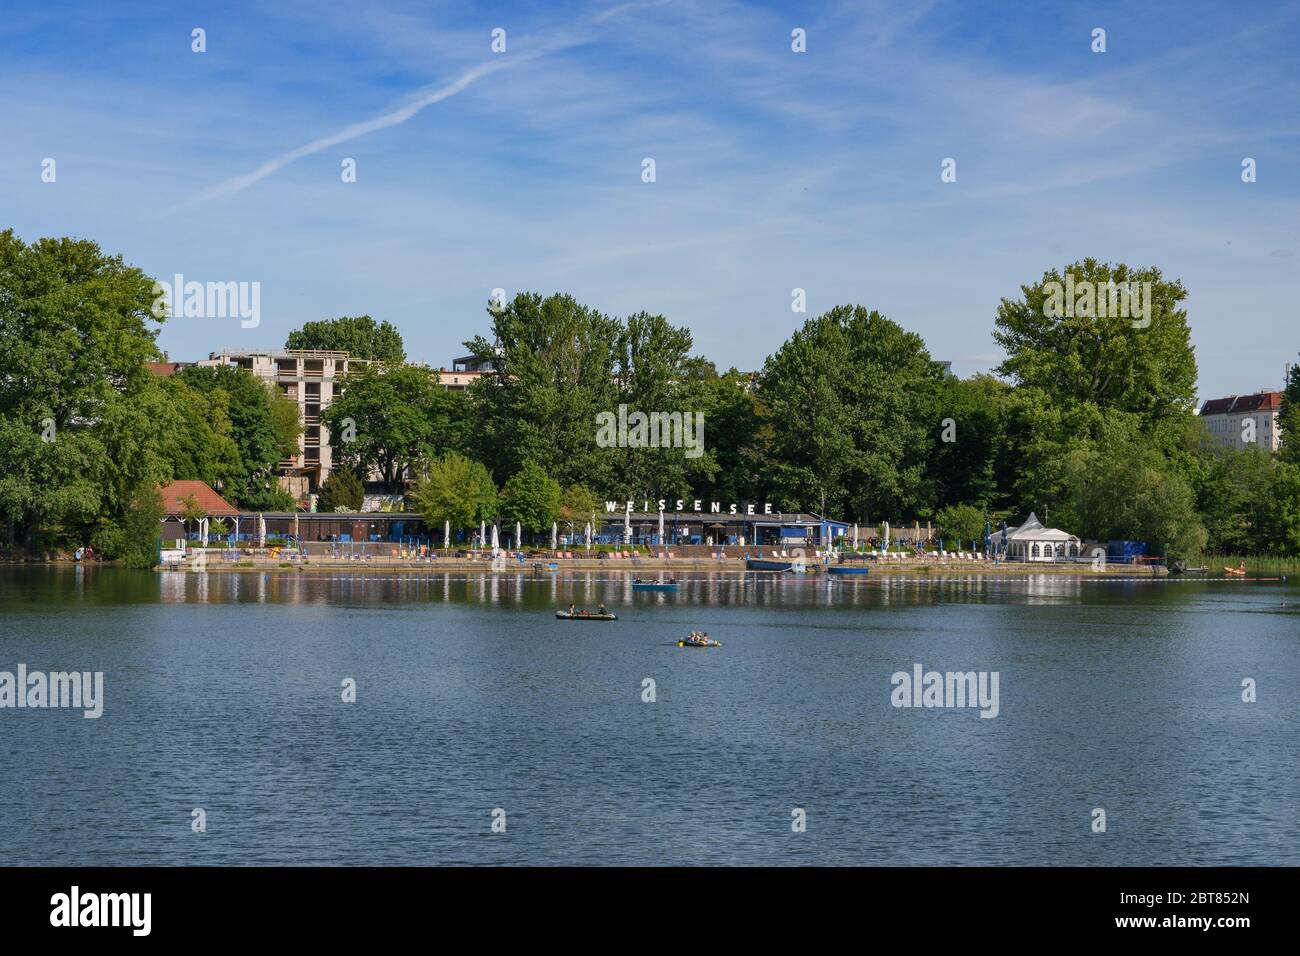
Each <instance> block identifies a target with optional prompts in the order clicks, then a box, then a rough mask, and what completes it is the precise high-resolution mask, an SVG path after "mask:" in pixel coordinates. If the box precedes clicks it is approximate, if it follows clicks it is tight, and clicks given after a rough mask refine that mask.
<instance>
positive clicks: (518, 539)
mask: <svg viewBox="0 0 1300 956" xmlns="http://www.w3.org/2000/svg"><path fill="white" fill-rule="evenodd" d="M523 540H524V534H523V529H522V528H520V527H519V522H518V521H516V522H515V550H516V551H518V550H519V549H520V548H521V547H522V546H523Z"/></svg>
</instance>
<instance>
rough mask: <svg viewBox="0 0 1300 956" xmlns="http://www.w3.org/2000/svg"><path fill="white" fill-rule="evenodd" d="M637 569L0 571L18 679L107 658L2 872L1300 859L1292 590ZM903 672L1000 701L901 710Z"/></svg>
mask: <svg viewBox="0 0 1300 956" xmlns="http://www.w3.org/2000/svg"><path fill="white" fill-rule="evenodd" d="M631 583H632V582H631V579H630V578H629V577H627V576H625V575H620V574H612V573H610V572H602V571H581V572H576V573H558V574H536V573H533V572H531V571H516V572H509V573H498V574H473V575H466V574H459V575H458V574H449V573H420V574H406V573H402V574H395V573H390V574H362V575H348V574H343V573H340V574H316V573H303V572H297V571H284V572H272V573H261V572H245V573H211V574H195V573H188V572H164V573H143V572H141V573H134V572H126V571H120V570H115V569H105V568H95V567H88V568H75V569H73V568H68V569H44V568H35V569H33V568H12V569H0V620H2V621H3V627H2V629H0V671H4V670H13V669H14V668H15V666H16V665H17V664H18V663H24V664H26V665H28V666H29V667H31V668H33V669H36V668H40V669H45V670H51V671H56V670H63V669H73V668H75V669H84V670H102V671H103V672H104V674H105V706H104V716H103V717H102V718H100V719H99V720H84V719H82V718H81V717H80V715H79V714H70V713H67V712H59V711H50V710H43V711H42V710H12V709H9V710H0V722H3V731H4V732H3V734H0V863H151V862H162V863H176V864H231V863H235V864H238V863H508V862H532V863H776V864H780V863H888V864H917V863H922V864H938V863H950V864H951V863H955V864H967V863H971V864H973V863H1021V864H1025V863H1046V864H1064V863H1070V864H1141V865H1146V864H1203V863H1237V864H1243V863H1275V864H1276V863H1290V864H1295V863H1297V862H1300V850H1297V847H1298V846H1300V839H1297V838H1298V837H1300V832H1298V825H1297V814H1296V807H1297V806H1298V805H1300V782H1298V781H1300V773H1297V770H1300V759H1298V758H1300V716H1298V715H1300V707H1297V702H1298V701H1300V654H1297V650H1300V648H1298V645H1300V626H1297V625H1300V613H1297V611H1296V610H1295V608H1294V605H1296V604H1297V603H1300V597H1298V596H1297V588H1296V587H1295V586H1294V585H1293V584H1290V583H1282V582H1278V583H1275V584H1264V583H1258V584H1257V583H1240V582H1222V581H1220V582H1206V581H1169V580H1154V581H1153V580H1146V579H1134V580H1130V581H1116V580H1096V579H1092V578H1089V577H1087V576H1080V577H1077V578H1068V577H1061V576H1056V575H1036V576H1030V577H1023V578H1003V577H983V578H981V577H973V576H956V575H953V576H943V575H932V576H929V577H916V578H904V577H895V576H884V575H881V576H875V575H873V576H871V577H869V578H866V579H861V578H854V579H830V578H822V577H794V576H790V575H776V576H757V575H744V576H742V575H724V574H704V573H701V574H692V575H688V576H686V577H684V578H682V579H681V585H680V588H679V590H678V591H677V592H675V593H669V592H634V591H633V590H632V588H631ZM1283 601H1286V602H1288V603H1289V604H1291V605H1292V606H1293V607H1292V608H1286V607H1283ZM570 602H573V603H575V604H578V605H579V606H586V607H589V608H590V607H594V606H596V605H597V604H598V603H604V604H606V605H607V606H608V607H609V608H611V609H612V610H615V611H616V612H617V613H618V615H619V618H620V620H619V621H618V622H617V623H613V624H602V623H594V622H579V623H572V622H565V621H557V620H556V619H555V618H554V614H553V612H554V610H555V609H557V608H561V607H567V606H568V604H569V603H570ZM692 629H702V630H707V631H709V632H710V634H711V635H712V636H713V637H714V638H717V639H720V640H722V642H723V647H721V648H718V649H716V650H710V651H696V650H683V649H679V648H677V646H676V641H677V639H678V638H679V637H681V636H682V635H684V634H685V633H687V632H688V631H689V630H692ZM915 664H921V665H923V667H925V668H926V669H931V668H933V669H935V670H939V671H966V670H976V671H990V672H993V671H996V672H998V673H999V675H1000V688H1001V691H1000V693H1001V701H1000V710H999V714H998V716H997V717H996V718H995V719H992V720H988V719H981V718H980V717H979V715H978V713H976V712H974V711H962V710H942V709H936V710H926V709H897V708H895V707H893V706H892V705H891V703H890V691H891V683H890V678H891V675H892V674H893V673H894V672H896V671H899V670H904V671H907V670H910V669H911V668H912V667H913V666H914V665H915ZM348 678H350V679H354V680H355V681H356V683H357V688H358V695H357V702H356V703H355V704H344V703H342V701H341V699H340V695H339V688H340V682H341V681H343V680H344V679H348ZM647 678H650V679H652V680H653V681H654V682H655V687H656V694H657V695H656V700H655V702H654V703H645V702H643V700H642V689H643V686H644V685H643V682H644V681H645V680H646V679H647ZM1245 678H1252V679H1254V680H1255V681H1256V682H1257V684H1258V688H1259V696H1258V700H1257V702H1256V703H1253V704H1246V703H1243V702H1242V700H1241V684H1242V681H1243V679H1245ZM195 807H204V808H205V809H206V810H207V811H208V820H209V832H208V833H206V834H203V835H195V834H192V833H191V832H190V830H189V823H190V819H191V817H190V813H191V811H192V809H193V808H195ZM495 807H502V808H504V809H506V811H507V813H508V814H509V820H510V823H509V828H508V833H507V834H506V835H499V836H493V835H492V834H491V833H490V830H489V826H490V811H491V810H492V809H493V808H495ZM794 807H801V808H803V809H805V810H806V811H807V819H808V829H807V831H806V832H804V833H800V834H795V833H793V832H792V831H791V829H790V826H789V823H790V812H791V809H792V808H794ZM1094 807H1103V808H1105V809H1106V811H1107V818H1108V821H1109V824H1108V832H1107V833H1105V834H1093V833H1091V831H1090V826H1089V825H1090V822H1091V813H1092V810H1093V808H1094Z"/></svg>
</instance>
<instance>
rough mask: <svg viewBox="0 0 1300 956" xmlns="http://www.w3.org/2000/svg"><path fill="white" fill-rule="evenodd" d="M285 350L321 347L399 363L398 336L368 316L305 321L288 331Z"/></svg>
mask: <svg viewBox="0 0 1300 956" xmlns="http://www.w3.org/2000/svg"><path fill="white" fill-rule="evenodd" d="M284 347H285V348H287V349H323V350H327V351H332V352H347V353H349V354H350V355H351V356H352V357H353V358H360V359H369V360H372V361H378V362H403V361H405V360H406V351H405V349H404V348H403V347H402V335H401V333H400V332H398V331H397V329H395V328H393V326H392V325H391V324H389V323H388V322H379V323H376V322H375V320H374V319H372V318H371V317H370V316H368V315H358V316H348V315H345V316H341V317H340V318H337V319H326V320H324V321H321V322H307V323H305V324H304V325H303V327H302V328H301V329H295V330H294V331H293V332H290V333H289V338H288V340H287V341H286V342H285V343H284Z"/></svg>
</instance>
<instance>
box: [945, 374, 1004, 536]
mask: <svg viewBox="0 0 1300 956" xmlns="http://www.w3.org/2000/svg"><path fill="white" fill-rule="evenodd" d="M1010 392H1011V389H1010V387H1009V386H1008V385H1006V383H1004V382H1000V381H998V380H997V379H995V378H993V377H992V376H989V375H976V376H974V377H972V378H969V379H959V378H956V377H955V376H950V377H948V378H946V379H944V380H943V381H942V382H940V383H939V385H938V388H937V391H936V395H935V401H934V408H933V411H932V412H931V413H930V415H929V420H930V421H931V422H932V423H933V424H932V427H931V429H930V450H929V453H928V454H927V456H926V483H927V485H928V489H927V495H928V497H929V504H930V505H931V506H932V507H935V506H940V507H941V506H943V505H945V504H955V503H967V504H970V505H972V506H974V508H975V510H977V511H981V510H984V509H988V508H990V507H992V506H993V505H994V504H996V503H999V497H1000V496H999V493H998V492H999V488H998V455H999V453H1000V452H1001V450H1002V449H1003V448H1004V447H1005V444H1004V442H1005V436H1004V430H1005V428H1006V425H1007V420H1008V418H1009V406H1010ZM980 533H981V534H982V533H983V523H982V522H981V525H980ZM961 537H963V538H969V537H971V536H970V535H969V534H963V535H961Z"/></svg>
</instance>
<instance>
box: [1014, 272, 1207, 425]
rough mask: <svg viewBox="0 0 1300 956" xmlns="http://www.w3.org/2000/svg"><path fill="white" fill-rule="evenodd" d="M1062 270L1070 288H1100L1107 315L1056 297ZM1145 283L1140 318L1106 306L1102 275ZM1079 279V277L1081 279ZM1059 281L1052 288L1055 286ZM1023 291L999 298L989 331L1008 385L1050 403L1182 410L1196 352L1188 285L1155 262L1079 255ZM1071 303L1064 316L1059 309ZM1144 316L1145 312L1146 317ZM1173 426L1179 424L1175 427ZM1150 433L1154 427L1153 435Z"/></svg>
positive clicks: (1188, 404) (1188, 402)
mask: <svg viewBox="0 0 1300 956" xmlns="http://www.w3.org/2000/svg"><path fill="white" fill-rule="evenodd" d="M1066 274H1068V276H1069V277H1070V279H1069V281H1070V287H1071V288H1074V289H1085V290H1086V289H1099V290H1103V291H1105V292H1106V294H1105V296H1103V298H1104V299H1106V308H1105V310H1104V311H1105V312H1106V313H1107V314H1106V315H1104V316H1103V315H1102V314H1101V313H1102V311H1103V309H1102V308H1101V307H1100V306H1098V305H1097V304H1096V303H1095V302H1094V303H1093V305H1092V306H1091V307H1089V306H1088V303H1087V302H1086V301H1083V300H1081V299H1076V302H1074V303H1064V302H1063V299H1064V294H1063V291H1064V289H1065V287H1066ZM1112 280H1113V282H1114V283H1115V284H1116V288H1117V289H1118V288H1119V286H1121V285H1125V286H1126V287H1127V284H1128V283H1134V282H1136V283H1139V284H1141V283H1149V284H1150V298H1149V310H1148V311H1149V315H1148V316H1147V317H1146V318H1141V317H1137V318H1135V317H1133V315H1132V311H1133V310H1132V309H1130V310H1129V311H1130V315H1129V316H1128V317H1123V316H1119V315H1114V314H1111V313H1112V310H1111V308H1110V305H1109V288H1110V285H1109V284H1110V283H1111V282H1112ZM1085 283H1087V284H1086V285H1085ZM1058 286H1059V288H1060V289H1061V290H1062V294H1061V295H1060V296H1057V295H1055V293H1056V292H1057V290H1058ZM1021 293H1022V297H1021V298H1020V299H1017V300H1012V299H1003V300H1002V302H1001V304H1000V305H999V306H998V310H997V316H996V319H995V325H996V329H995V331H994V334H993V338H994V340H995V341H996V342H997V343H998V345H1000V346H1001V347H1002V348H1003V349H1004V350H1006V353H1007V358H1006V361H1004V362H1003V363H1002V364H1001V366H999V368H998V372H999V374H1001V375H1004V376H1006V377H1008V378H1009V379H1010V380H1011V381H1012V382H1013V383H1014V384H1016V385H1026V386H1030V387H1032V388H1036V389H1038V390H1039V391H1041V392H1042V393H1044V394H1046V395H1047V396H1049V397H1050V399H1051V400H1052V402H1053V403H1054V404H1057V405H1062V406H1064V405H1069V404H1077V403H1086V404H1091V405H1094V406H1096V407H1098V408H1100V409H1102V410H1108V409H1118V410H1121V411H1126V412H1131V413H1133V414H1136V415H1139V416H1140V417H1141V418H1142V419H1143V420H1144V421H1146V422H1148V423H1156V422H1161V421H1162V420H1164V419H1168V418H1175V419H1177V418H1180V417H1182V416H1185V415H1189V414H1191V412H1192V409H1193V408H1194V406H1195V399H1196V358H1195V355H1194V354H1193V351H1192V346H1191V341H1190V337H1191V332H1190V329H1189V328H1188V325H1187V312H1186V310H1185V309H1183V308H1182V307H1181V303H1182V301H1183V299H1185V298H1186V296H1187V290H1186V289H1185V288H1184V287H1183V285H1182V283H1181V282H1178V281H1167V280H1165V278H1164V277H1163V276H1162V274H1161V272H1160V270H1159V269H1157V268H1154V267H1151V268H1146V269H1134V268H1132V267H1130V266H1127V265H1122V264H1120V265H1112V264H1110V263H1100V262H1098V261H1097V260H1095V259H1084V260H1082V261H1080V262H1076V263H1074V264H1073V265H1070V266H1067V267H1066V268H1065V270H1064V273H1062V272H1057V271H1055V270H1052V271H1049V272H1046V273H1044V275H1043V278H1042V279H1041V280H1040V281H1039V282H1036V283H1033V284H1032V285H1025V286H1021ZM1064 307H1070V311H1072V312H1073V313H1074V314H1073V315H1065V314H1058V313H1060V312H1063V311H1064ZM1148 320H1149V321H1148ZM1177 430H1178V433H1181V424H1180V425H1178V426H1177ZM1152 437H1156V436H1152Z"/></svg>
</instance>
